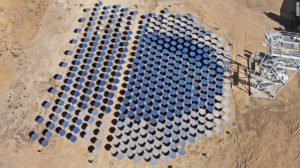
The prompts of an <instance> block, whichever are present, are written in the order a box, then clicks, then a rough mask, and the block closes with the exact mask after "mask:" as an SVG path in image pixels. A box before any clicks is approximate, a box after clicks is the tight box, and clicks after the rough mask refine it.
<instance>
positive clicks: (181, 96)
mask: <svg viewBox="0 0 300 168" xmlns="http://www.w3.org/2000/svg"><path fill="white" fill-rule="evenodd" d="M84 12H85V13H86V15H87V17H83V18H80V19H79V20H78V22H79V23H80V24H81V27H80V28H76V29H75V30H74V33H76V34H77V38H74V39H71V40H70V44H72V45H74V46H76V47H75V49H72V50H67V51H66V52H65V55H66V56H67V57H68V58H69V59H68V61H64V62H61V63H60V64H59V66H61V67H63V68H66V73H65V74H55V75H54V79H55V80H57V83H59V87H51V88H49V90H48V92H49V93H50V94H52V96H51V100H53V101H44V102H42V107H43V108H45V109H47V111H48V116H37V117H36V119H35V121H36V122H37V123H39V124H42V125H44V129H43V130H41V131H40V132H37V131H31V132H30V133H29V136H30V138H31V139H33V140H38V142H39V143H40V144H41V145H42V146H44V147H46V146H48V144H49V142H50V141H49V140H50V138H51V137H52V136H63V137H65V138H66V139H67V140H69V141H71V142H77V141H78V140H80V139H83V140H87V141H88V146H87V149H88V151H89V152H91V153H93V154H95V155H97V154H99V150H100V149H101V147H99V146H103V147H104V149H105V150H106V151H108V152H110V153H111V154H112V155H113V156H115V157H116V158H117V159H123V158H124V157H128V158H129V159H133V160H134V161H139V160H142V159H143V160H145V161H149V162H151V163H152V164H156V163H157V162H158V161H160V160H161V161H165V160H167V159H168V158H171V159H174V158H176V156H178V155H184V154H185V150H184V147H185V146H186V144H187V143H194V142H195V141H196V140H197V139H204V138H205V137H210V136H212V135H213V134H214V132H215V133H217V134H219V133H221V129H220V124H221V123H222V121H223V120H228V117H227V115H226V114H227V113H228V111H229V110H228V97H229V96H230V95H229V90H230V87H229V86H230V80H229V73H228V71H229V66H228V64H227V62H226V57H228V52H227V51H224V47H223V44H222V43H223V42H222V39H219V38H217V36H216V35H215V34H214V33H212V32H210V31H208V30H206V29H205V28H204V27H201V26H199V25H198V23H197V21H195V19H194V18H193V17H192V16H191V15H183V16H181V15H179V14H175V15H173V14H171V13H169V11H168V10H167V9H163V10H162V11H161V12H160V13H158V14H156V13H149V14H142V15H139V14H138V12H137V11H131V10H130V9H128V8H123V7H122V6H121V5H113V6H104V5H103V4H102V2H98V3H96V4H95V6H94V8H92V9H84ZM49 99H50V98H49ZM106 129H108V131H106Z"/></svg>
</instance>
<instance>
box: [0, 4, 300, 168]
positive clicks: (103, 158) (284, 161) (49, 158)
mask: <svg viewBox="0 0 300 168" xmlns="http://www.w3.org/2000/svg"><path fill="white" fill-rule="evenodd" d="M95 2H96V1H94V0H67V1H64V0H26V1H25V0H0V146H1V147H0V168H18V167H20V168H24V167H25V168H27V167H28V168H35V167H45V168H46V167H49V168H50V167H64V168H67V167H70V168H77V167H78V168H81V167H84V168H86V167H105V168H106V167H151V165H150V164H148V163H144V162H140V163H138V164H134V163H133V162H132V161H130V160H127V159H124V160H122V161H117V160H116V159H115V158H113V157H112V156H111V155H110V154H108V153H107V152H104V150H103V149H102V151H101V153H100V155H99V156H97V157H95V156H92V155H90V154H88V152H87V151H86V143H85V142H80V143H75V144H71V143H70V142H68V141H67V140H66V139H63V138H60V137H55V138H54V140H53V141H51V144H50V146H49V147H48V148H46V149H43V148H41V147H40V146H39V145H38V144H37V142H32V141H30V140H29V138H28V132H29V131H31V130H32V129H34V128H36V127H37V125H36V124H35V122H34V121H33V120H34V117H35V116H36V115H38V114H46V113H47V112H46V111H45V110H43V109H42V108H41V107H40V104H41V102H42V101H43V100H44V99H46V98H48V95H47V93H46V89H47V88H48V87H49V86H51V85H55V83H54V82H53V81H52V80H51V78H52V76H53V75H54V74H55V73H57V72H62V71H63V70H62V69H60V68H59V66H58V63H59V62H60V61H61V60H63V59H65V58H64V56H63V52H64V51H65V50H67V49H69V48H70V47H71V46H70V45H69V44H68V41H69V39H71V38H72V37H74V34H73V33H72V31H73V29H74V28H76V27H77V26H78V23H77V22H76V20H77V19H78V18H79V17H81V16H83V12H82V9H83V8H85V7H91V6H92V5H93V4H94V3H95ZM103 2H104V3H105V4H116V3H118V4H122V5H124V6H127V7H129V8H132V9H136V10H138V11H139V12H140V13H146V12H151V11H159V10H161V9H162V8H164V7H169V9H170V11H171V12H173V13H176V12H179V13H182V14H186V13H190V14H192V15H193V16H195V17H198V18H200V23H201V24H202V25H204V26H206V27H207V28H209V29H211V30H212V31H214V32H215V33H216V34H218V35H220V36H223V37H224V39H225V40H226V41H227V43H228V44H230V45H231V46H232V59H233V60H235V61H238V62H241V63H244V62H245V60H244V58H242V57H241V56H243V55H244V54H245V50H248V51H250V52H256V51H265V48H264V47H263V45H262V43H263V42H264V41H263V40H264V34H265V33H266V32H269V31H271V30H273V29H274V28H278V27H282V25H281V24H279V23H278V22H276V21H274V20H272V19H270V18H269V17H267V16H266V15H265V14H264V13H263V12H272V13H275V14H278V15H282V12H283V11H282V10H283V9H282V8H281V6H282V4H283V0H226V1H221V0H110V1H108V0H105V1H103ZM283 13H284V12H283ZM239 55H241V56H239ZM232 99H233V102H232V103H233V106H232V109H231V113H230V118H231V121H230V122H228V123H225V124H224V128H223V131H222V134H221V135H220V136H215V137H213V138H210V139H207V140H205V141H197V142H196V143H195V144H192V145H189V146H188V147H187V150H186V151H187V152H186V155H184V156H183V157H179V158H177V159H175V160H172V161H168V162H166V163H163V164H159V165H158V166H157V167H162V168H167V167H168V168H169V167H174V168H175V167H178V168H179V167H180V168H182V167H184V168H185V167H209V168H219V167H224V168H256V167H261V168H298V167H300V110H299V109H300V103H299V102H298V101H300V74H298V75H297V76H296V77H295V78H294V79H293V80H292V81H291V83H289V85H288V86H287V87H286V88H285V89H284V90H283V92H282V93H281V94H280V95H279V96H278V97H277V98H276V100H264V99H259V98H253V97H249V96H248V93H245V92H244V91H242V90H240V89H238V88H234V87H233V97H232ZM88 160H93V163H89V162H88Z"/></svg>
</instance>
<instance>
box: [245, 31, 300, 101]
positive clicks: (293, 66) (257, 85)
mask: <svg viewBox="0 0 300 168" xmlns="http://www.w3.org/2000/svg"><path fill="white" fill-rule="evenodd" d="M266 44H267V47H268V53H267V54H253V55H252V56H251V58H250V62H251V68H250V73H249V74H250V77H251V83H254V85H253V86H252V87H254V88H251V89H252V91H251V95H252V96H255V97H268V98H275V97H276V95H277V94H278V93H279V92H280V91H281V90H282V89H283V88H284V87H285V86H286V85H287V83H288V82H289V81H290V80H291V79H292V78H293V77H294V76H295V74H296V73H297V72H298V71H299V70H300V34H299V33H292V32H285V31H274V32H271V33H270V34H267V35H266Z"/></svg>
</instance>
